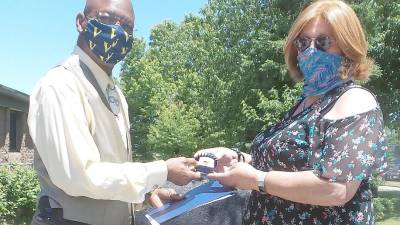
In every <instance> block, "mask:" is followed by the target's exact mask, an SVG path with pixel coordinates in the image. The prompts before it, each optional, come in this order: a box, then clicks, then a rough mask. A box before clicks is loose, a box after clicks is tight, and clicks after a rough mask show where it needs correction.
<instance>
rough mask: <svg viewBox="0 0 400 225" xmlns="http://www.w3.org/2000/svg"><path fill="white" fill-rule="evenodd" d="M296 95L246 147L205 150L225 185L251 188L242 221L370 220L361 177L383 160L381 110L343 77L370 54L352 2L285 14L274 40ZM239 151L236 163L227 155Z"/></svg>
mask: <svg viewBox="0 0 400 225" xmlns="http://www.w3.org/2000/svg"><path fill="white" fill-rule="evenodd" d="M284 52H285V61H286V64H287V65H288V68H289V72H290V74H291V75H292V76H293V77H294V78H295V79H298V80H303V81H304V88H303V92H302V96H301V97H300V98H299V100H298V101H297V103H295V105H294V106H293V107H292V109H290V110H289V112H288V113H287V114H286V116H285V117H284V118H283V119H282V121H281V122H279V123H278V124H276V125H275V126H273V127H271V128H269V129H268V130H265V131H263V132H262V133H260V134H258V135H257V136H256V137H255V139H254V141H253V144H252V146H251V155H247V154H244V153H238V154H237V152H235V151H233V150H230V149H228V148H222V147H220V148H213V149H205V150H201V151H199V152H197V153H196V154H195V157H196V156H198V155H199V154H200V153H205V152H211V153H214V154H215V155H216V156H217V158H218V165H219V167H220V168H221V167H223V166H230V167H229V168H228V167H225V170H224V171H222V172H221V171H220V173H213V174H209V178H211V179H216V180H219V181H220V182H221V183H223V184H225V185H229V186H235V187H238V188H241V189H250V190H254V191H253V192H252V194H251V197H250V200H249V204H248V207H247V210H246V213H245V216H244V219H243V224H373V223H374V213H373V207H372V193H371V186H370V185H371V178H372V174H373V173H382V172H384V170H385V169H386V167H387V163H386V149H387V147H386V144H385V141H384V134H383V119H382V113H381V110H380V108H379V106H378V104H377V102H376V99H375V97H374V95H373V94H371V92H369V91H368V90H366V89H364V88H361V87H359V86H357V85H355V84H354V82H353V80H365V79H367V78H368V75H369V73H368V72H369V69H370V66H371V64H372V63H371V61H370V60H369V59H368V58H367V44H366V40H365V36H364V33H363V30H362V28H361V25H360V22H359V20H358V18H357V16H356V14H355V13H354V11H353V10H352V9H351V8H350V7H349V6H348V5H347V4H346V3H344V2H342V1H338V0H337V1H335V0H321V1H316V2H314V3H312V4H311V5H309V6H308V7H307V8H305V9H304V10H303V11H302V12H301V14H300V15H299V16H298V18H297V19H296V21H295V22H294V24H293V26H292V28H291V30H290V32H289V34H288V38H287V43H286V46H285V49H284ZM240 154H242V155H244V159H245V160H244V161H245V162H239V163H234V161H237V159H238V158H239V157H238V156H239V155H240Z"/></svg>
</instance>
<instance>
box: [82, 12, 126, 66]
mask: <svg viewBox="0 0 400 225" xmlns="http://www.w3.org/2000/svg"><path fill="white" fill-rule="evenodd" d="M84 35H85V37H86V40H87V41H88V42H89V47H90V49H91V50H92V52H93V53H94V54H95V55H96V56H97V57H98V58H100V59H101V61H103V62H105V63H109V64H117V63H118V62H120V61H121V60H122V59H124V58H125V56H126V55H127V54H128V53H129V51H130V50H131V49H132V41H133V38H132V35H129V34H128V33H127V32H126V31H125V30H124V29H123V28H122V26H120V25H108V24H103V23H100V22H99V21H98V20H96V19H90V20H89V21H88V23H87V26H86V30H85V32H84Z"/></svg>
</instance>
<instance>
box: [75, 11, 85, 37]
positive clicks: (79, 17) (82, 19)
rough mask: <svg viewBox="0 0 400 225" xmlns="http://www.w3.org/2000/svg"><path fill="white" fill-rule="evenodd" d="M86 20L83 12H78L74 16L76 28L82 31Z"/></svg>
mask: <svg viewBox="0 0 400 225" xmlns="http://www.w3.org/2000/svg"><path fill="white" fill-rule="evenodd" d="M86 24H87V20H86V17H85V15H84V14H83V13H79V14H78V15H77V16H76V30H77V31H78V32H79V33H82V32H83V31H85V29H86Z"/></svg>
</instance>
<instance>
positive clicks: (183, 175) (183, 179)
mask: <svg viewBox="0 0 400 225" xmlns="http://www.w3.org/2000/svg"><path fill="white" fill-rule="evenodd" d="M166 163H167V168H168V178H167V179H168V180H169V181H171V182H172V183H174V184H176V185H180V186H182V185H186V184H187V183H189V182H190V181H192V180H200V178H201V175H200V173H199V172H194V171H193V170H194V168H195V166H196V165H197V161H196V160H195V159H190V158H185V157H179V158H172V159H168V160H167V161H166Z"/></svg>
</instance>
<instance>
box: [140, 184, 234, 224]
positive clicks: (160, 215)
mask: <svg viewBox="0 0 400 225" xmlns="http://www.w3.org/2000/svg"><path fill="white" fill-rule="evenodd" d="M234 191H235V189H234V188H231V187H225V186H223V185H221V184H220V183H219V182H218V181H209V182H207V183H205V184H203V185H200V186H198V187H196V188H194V189H192V190H190V191H188V192H187V193H186V194H185V199H183V200H182V201H179V202H173V203H167V204H165V205H164V206H162V207H160V208H153V209H151V210H150V211H149V212H148V213H147V214H146V218H147V219H148V220H149V221H150V223H151V224H152V225H158V224H162V223H164V222H166V221H168V220H170V219H172V218H175V217H177V216H179V215H182V214H184V213H186V212H189V211H191V210H193V209H195V208H197V207H200V206H202V205H206V204H210V203H212V202H215V201H218V200H221V199H225V198H228V197H231V196H233V195H234V194H235V192H234Z"/></svg>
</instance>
